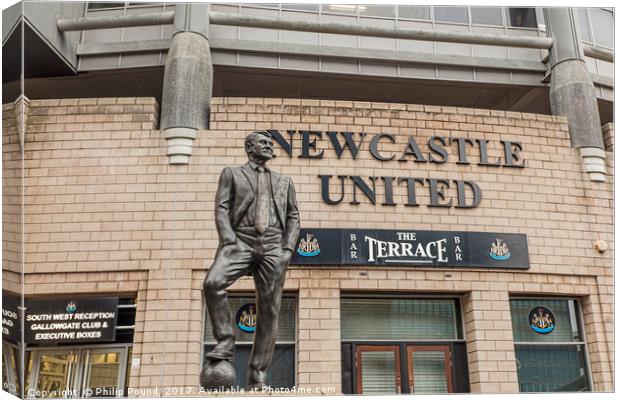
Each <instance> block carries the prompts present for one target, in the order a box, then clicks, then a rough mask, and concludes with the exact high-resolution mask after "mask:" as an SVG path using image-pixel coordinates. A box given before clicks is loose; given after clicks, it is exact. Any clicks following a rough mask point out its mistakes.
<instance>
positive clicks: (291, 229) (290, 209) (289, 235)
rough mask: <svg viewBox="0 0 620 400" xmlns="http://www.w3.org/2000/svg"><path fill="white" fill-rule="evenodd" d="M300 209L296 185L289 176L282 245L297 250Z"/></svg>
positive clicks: (292, 250)
mask: <svg viewBox="0 0 620 400" xmlns="http://www.w3.org/2000/svg"><path fill="white" fill-rule="evenodd" d="M299 226H300V224H299V209H298V207H297V197H296V196H295V185H293V181H292V180H291V179H290V178H288V195H287V201H286V226H285V227H284V244H283V246H282V247H284V248H286V249H289V250H291V252H294V251H295V245H296V244H297V239H298V238H299Z"/></svg>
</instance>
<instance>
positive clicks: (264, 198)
mask: <svg viewBox="0 0 620 400" xmlns="http://www.w3.org/2000/svg"><path fill="white" fill-rule="evenodd" d="M257 170H258V190H257V191H256V219H255V220H254V226H255V227H256V230H257V231H258V232H259V233H264V232H265V231H266V230H267V228H268V227H269V201H270V200H271V196H270V195H269V194H270V193H269V178H268V176H267V173H266V172H265V168H263V167H258V168H257Z"/></svg>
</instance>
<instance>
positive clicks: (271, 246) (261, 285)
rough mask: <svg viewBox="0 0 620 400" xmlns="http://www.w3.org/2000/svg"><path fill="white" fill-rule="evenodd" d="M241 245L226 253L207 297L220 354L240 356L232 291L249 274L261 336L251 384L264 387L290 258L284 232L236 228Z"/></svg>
mask: <svg viewBox="0 0 620 400" xmlns="http://www.w3.org/2000/svg"><path fill="white" fill-rule="evenodd" d="M235 233H236V234H237V241H236V243H234V244H229V245H226V246H223V247H220V248H219V249H218V251H217V254H216V256H215V261H214V262H213V265H212V266H211V269H210V270H209V272H208V273H207V277H206V278H205V282H204V295H205V301H206V304H207V309H208V311H209V317H210V319H211V326H212V327H213V337H215V339H216V340H217V344H216V346H215V349H214V350H215V351H224V352H230V353H232V352H233V351H234V331H233V326H232V324H231V318H230V313H229V307H228V294H227V292H226V288H227V287H229V286H230V285H232V284H233V283H234V282H235V281H236V280H237V279H239V278H240V277H242V276H244V275H247V274H248V273H249V274H251V275H252V276H253V277H254V285H255V287H256V308H257V315H256V320H257V322H256V331H255V332H254V343H253V345H252V353H251V355H250V361H249V366H248V376H247V383H248V384H249V385H251V384H255V383H264V382H265V378H266V372H267V369H268V368H269V365H270V364H271V359H272V357H273V351H274V348H275V342H276V336H277V329H278V314H279V312H280V303H281V301H282V287H283V286H284V277H285V275H286V269H287V266H288V261H289V260H288V253H289V252H287V251H285V250H284V249H282V231H281V230H280V229H277V228H273V227H269V228H268V229H267V230H266V231H265V232H264V233H263V234H259V233H258V232H257V231H256V229H255V228H254V227H237V228H235Z"/></svg>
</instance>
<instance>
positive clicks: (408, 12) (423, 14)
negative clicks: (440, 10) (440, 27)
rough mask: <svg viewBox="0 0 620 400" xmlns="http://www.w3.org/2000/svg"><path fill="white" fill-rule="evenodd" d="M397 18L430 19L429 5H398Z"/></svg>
mask: <svg viewBox="0 0 620 400" xmlns="http://www.w3.org/2000/svg"><path fill="white" fill-rule="evenodd" d="M398 18H406V19H427V20H429V19H431V8H430V7H416V6H398Z"/></svg>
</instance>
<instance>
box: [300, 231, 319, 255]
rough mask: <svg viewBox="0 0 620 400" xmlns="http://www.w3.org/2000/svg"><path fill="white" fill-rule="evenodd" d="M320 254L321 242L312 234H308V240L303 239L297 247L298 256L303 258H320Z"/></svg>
mask: <svg viewBox="0 0 620 400" xmlns="http://www.w3.org/2000/svg"><path fill="white" fill-rule="evenodd" d="M320 252H321V249H320V247H319V241H318V240H317V238H315V237H314V235H313V234H311V233H308V234H306V238H305V239H304V238H302V239H301V241H300V242H299V246H298V247H297V254H299V255H300V256H303V257H314V256H318V255H319V253H320Z"/></svg>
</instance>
